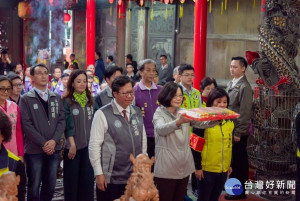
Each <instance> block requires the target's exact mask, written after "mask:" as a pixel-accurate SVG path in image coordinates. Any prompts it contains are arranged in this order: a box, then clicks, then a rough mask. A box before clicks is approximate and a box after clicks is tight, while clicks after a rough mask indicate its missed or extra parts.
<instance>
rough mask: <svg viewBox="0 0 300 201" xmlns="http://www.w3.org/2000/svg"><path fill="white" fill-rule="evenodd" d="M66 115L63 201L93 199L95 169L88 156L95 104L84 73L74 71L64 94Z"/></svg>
mask: <svg viewBox="0 0 300 201" xmlns="http://www.w3.org/2000/svg"><path fill="white" fill-rule="evenodd" d="M63 101H64V107H65V117H66V130H65V137H66V144H65V150H64V166H63V167H64V168H63V174H64V194H65V200H66V201H93V200H94V171H93V168H92V166H91V163H90V160H89V155H88V144H89V139H90V130H91V125H92V120H93V116H94V111H95V109H96V108H95V104H94V101H93V97H92V95H91V92H90V91H89V90H88V86H87V75H86V73H85V72H84V71H82V70H74V71H73V72H72V73H71V75H70V78H69V81H68V84H67V91H66V94H65V95H64V97H63Z"/></svg>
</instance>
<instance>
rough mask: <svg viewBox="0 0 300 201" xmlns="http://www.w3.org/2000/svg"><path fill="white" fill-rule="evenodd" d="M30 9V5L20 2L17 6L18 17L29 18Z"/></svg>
mask: <svg viewBox="0 0 300 201" xmlns="http://www.w3.org/2000/svg"><path fill="white" fill-rule="evenodd" d="M31 14H32V7H31V5H30V3H28V2H26V1H22V2H20V3H19V4H18V16H19V17H20V18H23V19H28V18H30V17H31Z"/></svg>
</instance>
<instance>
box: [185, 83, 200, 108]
mask: <svg viewBox="0 0 300 201" xmlns="http://www.w3.org/2000/svg"><path fill="white" fill-rule="evenodd" d="M200 103H201V94H200V92H199V91H198V90H197V89H194V88H193V89H192V91H191V98H190V97H189V95H188V94H187V93H186V91H184V92H183V103H182V105H181V107H182V108H185V109H191V108H198V107H199V106H200Z"/></svg>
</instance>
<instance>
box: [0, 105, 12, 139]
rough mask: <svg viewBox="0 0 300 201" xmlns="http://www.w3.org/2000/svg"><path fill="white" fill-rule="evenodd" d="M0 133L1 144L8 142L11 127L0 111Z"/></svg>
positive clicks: (6, 117) (5, 116)
mask: <svg viewBox="0 0 300 201" xmlns="http://www.w3.org/2000/svg"><path fill="white" fill-rule="evenodd" d="M0 122H1V124H0V133H1V135H2V137H3V141H2V142H8V141H9V140H10V138H11V131H12V126H11V122H10V120H9V118H8V116H7V115H6V114H5V113H4V112H2V111H1V110H0Z"/></svg>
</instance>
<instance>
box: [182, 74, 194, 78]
mask: <svg viewBox="0 0 300 201" xmlns="http://www.w3.org/2000/svg"><path fill="white" fill-rule="evenodd" d="M182 76H184V77H195V75H194V74H184V75H182Z"/></svg>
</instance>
